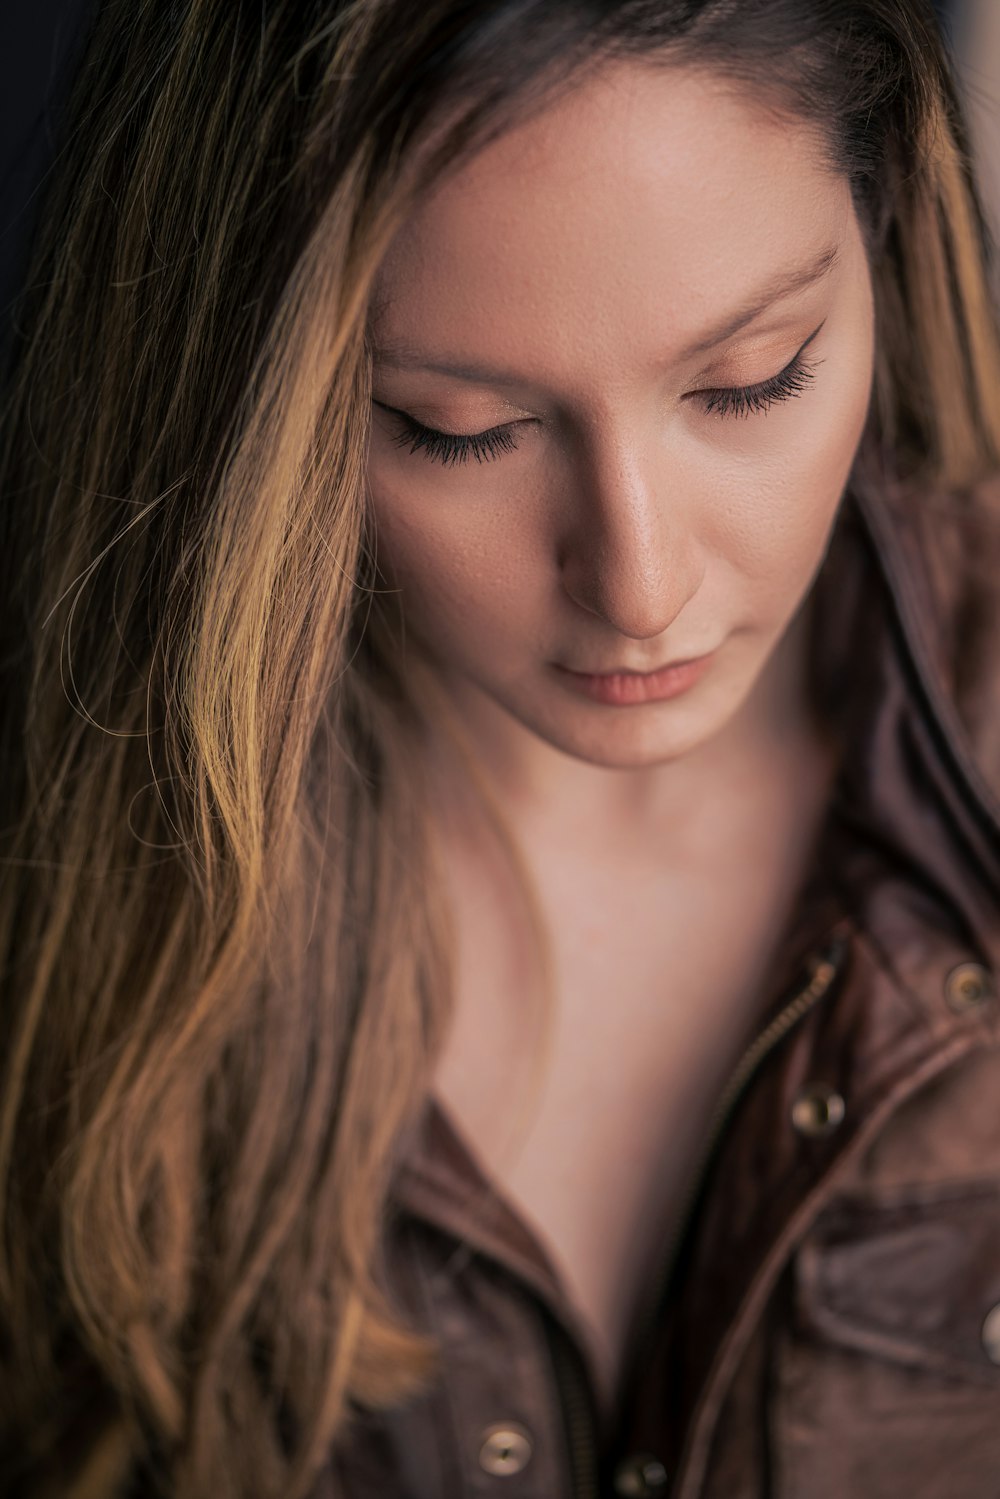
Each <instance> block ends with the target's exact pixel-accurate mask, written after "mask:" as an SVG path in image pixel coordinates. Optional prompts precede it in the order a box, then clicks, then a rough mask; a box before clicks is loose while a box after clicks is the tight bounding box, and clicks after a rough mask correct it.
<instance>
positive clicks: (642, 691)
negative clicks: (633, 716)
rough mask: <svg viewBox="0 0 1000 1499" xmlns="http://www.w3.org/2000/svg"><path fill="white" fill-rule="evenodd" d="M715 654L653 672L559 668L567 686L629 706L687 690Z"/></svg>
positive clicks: (662, 698)
mask: <svg viewBox="0 0 1000 1499" xmlns="http://www.w3.org/2000/svg"><path fill="white" fill-rule="evenodd" d="M714 655H715V652H714V651H708V652H707V653H706V654H705V655H704V656H692V657H689V658H688V659H687V660H683V661H671V662H670V663H668V665H666V666H660V667H657V668H656V669H655V670H654V671H631V670H629V669H625V670H622V671H608V672H585V671H573V670H572V668H570V667H568V666H559V665H558V664H556V670H557V671H558V672H559V674H560V677H561V678H562V679H563V680H564V681H565V682H566V684H567V686H570V687H572V688H574V689H575V690H577V691H579V692H582V693H584V695H585V696H587V697H589V698H593V699H594V700H595V701H597V702H599V703H607V704H609V705H610V706H612V707H617V708H627V707H633V706H634V705H636V704H638V703H653V702H663V701H665V700H666V699H667V698H672V697H677V696H678V695H679V694H680V693H682V692H686V691H687V690H688V689H689V688H690V687H693V686H694V684H695V682H697V681H698V679H699V678H700V677H701V676H702V675H703V674H704V672H705V671H706V670H707V669H708V666H709V665H710V663H711V661H712V658H713V656H714Z"/></svg>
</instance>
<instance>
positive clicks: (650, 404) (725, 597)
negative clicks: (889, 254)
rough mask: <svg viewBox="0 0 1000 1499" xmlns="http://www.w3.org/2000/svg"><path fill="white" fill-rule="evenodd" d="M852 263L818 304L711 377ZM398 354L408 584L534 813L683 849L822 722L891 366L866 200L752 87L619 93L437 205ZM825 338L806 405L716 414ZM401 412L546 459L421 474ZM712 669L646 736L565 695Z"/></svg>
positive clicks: (385, 300) (581, 106)
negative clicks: (814, 614)
mask: <svg viewBox="0 0 1000 1499" xmlns="http://www.w3.org/2000/svg"><path fill="white" fill-rule="evenodd" d="M828 248H835V249H836V251H837V261H836V264H835V265H834V266H833V268H832V269H831V270H829V271H828V273H827V274H826V275H824V276H823V277H821V278H820V279H819V280H818V281H816V282H815V283H814V284H813V285H811V286H809V287H806V288H804V289H802V290H800V291H799V292H797V293H796V294H795V295H793V296H790V297H786V298H782V299H780V300H777V301H775V302H773V305H772V306H771V308H770V310H769V311H767V312H765V313H764V314H763V315H762V316H761V317H759V318H757V319H756V320H755V321H753V322H752V323H751V324H749V325H748V326H747V327H746V328H744V329H743V330H742V331H741V332H739V333H737V334H735V335H734V336H732V337H731V338H729V339H728V340H725V341H723V342H721V343H718V344H717V345H716V346H715V347H713V348H711V349H708V350H706V351H704V352H701V353H695V354H690V353H689V352H688V350H689V348H690V346H691V345H692V344H693V343H695V342H696V341H698V340H701V339H703V338H704V337H705V336H706V334H708V333H709V332H711V331H713V330H714V329H716V328H717V327H718V326H719V324H720V323H723V322H725V321H727V319H729V318H730V317H731V316H732V315H733V314H735V313H736V312H737V311H738V310H740V309H741V308H742V307H743V306H744V305H746V304H747V303H748V302H751V301H753V300H754V299H755V298H756V297H757V294H758V293H759V292H760V290H761V289H762V288H763V287H765V286H767V284H768V283H773V282H774V281H775V279H777V280H781V279H782V277H783V276H785V279H786V281H787V280H788V279H790V278H791V276H792V275H793V274H794V273H795V272H796V271H798V270H800V269H801V268H803V267H805V266H807V265H808V264H809V263H811V262H812V261H814V260H815V259H816V257H817V256H818V255H820V254H821V253H822V252H823V251H824V250H826V249H828ZM817 329H818V330H819V331H818V332H816V330H817ZM372 333H373V340H374V344H375V366H374V381H373V394H374V397H375V402H376V404H375V406H374V410H373V433H372V442H371V449H370V467H369V474H370V488H371V503H372V508H373V511H374V517H375V522H376V529H377V547H378V558H379V563H380V566H381V568H382V571H383V573H384V574H385V575H386V576H387V578H388V579H389V580H390V582H391V583H392V584H394V585H396V586H398V587H399V588H401V590H402V606H403V612H404V615H405V617H406V621H407V627H408V632H409V633H410V635H411V638H414V639H416V640H419V641H420V642H421V643H422V645H423V646H424V647H425V649H426V650H427V651H428V653H429V654H430V657H431V659H432V660H433V662H434V664H435V667H436V669H437V671H438V672H439V674H440V677H441V680H442V681H443V682H444V684H445V685H446V688H447V691H448V693H449V695H450V696H451V698H452V700H453V701H454V703H455V704H456V706H457V708H458V710H459V712H460V714H461V717H462V719H463V721H464V723H465V725H466V727H467V729H468V730H469V731H470V732H471V733H472V735H473V738H474V742H475V745H476V748H477V751H478V753H479V754H480V756H481V757H482V760H483V762H484V764H485V765H486V766H487V768H488V770H489V772H490V774H491V775H492V776H493V777H494V779H495V781H496V783H497V785H498V788H499V790H500V792H501V794H502V798H503V801H504V805H505V807H506V808H508V809H510V810H511V811H512V812H513V814H514V815H515V816H517V815H518V813H520V814H522V815H523V817H524V819H525V820H530V819H535V820H537V819H539V818H541V819H542V820H543V821H547V820H549V819H552V820H553V823H554V824H558V822H559V821H560V818H562V817H563V816H564V812H565V815H566V816H568V815H569V809H570V808H572V807H573V806H578V805H579V803H580V801H581V799H583V798H585V799H586V802H587V805H588V807H589V809H590V818H591V826H592V827H593V829H594V832H595V835H596V836H597V837H598V838H599V837H600V836H601V833H602V830H607V829H610V828H613V827H620V826H621V821H622V819H623V818H624V819H630V818H635V819H639V820H641V821H642V822H643V823H644V824H646V825H649V824H650V821H651V819H652V820H653V821H655V822H657V823H659V824H660V825H661V827H662V826H668V827H669V826H676V825H678V824H679V823H683V822H685V821H686V820H687V819H688V817H689V816H690V812H689V809H690V807H691V806H692V805H693V804H696V803H697V802H698V801H700V800H703V792H704V789H705V788H706V787H709V786H712V785H716V786H718V785H719V784H720V783H721V782H722V781H723V780H725V779H726V778H727V777H730V776H731V775H733V774H734V773H735V774H737V776H738V774H739V772H738V770H737V767H739V766H741V765H743V766H745V765H746V763H747V759H748V756H752V755H753V754H754V753H755V750H756V747H758V746H761V745H763V744H765V743H770V742H772V741H773V738H774V735H775V732H776V730H784V729H785V728H787V726H788V724H789V722H790V721H791V720H794V718H795V717H796V715H797V714H800V713H801V712H802V711H803V703H804V692H803V683H802V679H801V672H802V660H803V657H802V648H803V646H802V643H803V640H804V632H805V628H806V626H805V614H806V610H805V608H800V606H802V605H803V601H804V600H806V597H807V594H808V589H809V585H810V583H811V582H812V580H813V578H814V576H815V573H816V570H817V568H818V566H819V564H820V562H821V560H822V557H823V554H824V550H825V546H826V543H827V540H828V537H829V533H830V529H831V526H832V523H833V520H834V518H835V513H836V509H837V505H838V502H839V500H840V497H841V494H842V491H843V488H844V484H845V482H846V479H847V475H848V472H849V469H850V465H851V462H852V459H853V456H854V453H855V450H856V447H857V444H858V441H859V439H860V436H861V432H862V428H863V425H864V420H865V416H866V412H867V408H868V402H869V393H870V385H871V376H872V362H873V352H874V350H873V342H874V334H873V304H872V290H871V282H870V278H869V273H868V266H867V262H866V257H865V251H864V246H863V242H862V238H861V232H860V228H859V226H858V223H857V220H856V217H855V214H854V210H853V206H852V203H851V199H850V194H849V191H848V188H847V185H846V183H845V182H844V181H843V180H842V179H841V178H838V177H837V176H835V175H834V174H833V173H832V171H831V170H830V168H829V167H828V166H827V165H826V164H825V162H824V160H823V157H822V153H821V151H820V149H819V147H818V144H817V142H816V139H815V137H814V136H813V134H812V133H811V131H810V129H809V128H808V127H807V126H806V125H804V124H801V123H789V122H787V121H778V120H776V119H775V118H774V117H773V116H772V115H769V114H767V113H766V112H765V111H764V110H763V109H762V107H761V106H760V103H759V101H757V100H755V99H754V98H753V97H752V96H750V95H748V94H746V93H745V92H737V91H736V90H735V89H734V88H733V87H732V86H730V85H728V84H726V83H725V82H724V81H723V80H720V79H718V78H715V77H712V76H711V75H708V74H704V73H701V72H697V71H693V70H689V69H683V70H682V69H678V68H676V67H653V66H650V65H647V64H643V63H637V62H629V63H616V64H613V65H609V66H606V67H605V68H604V69H603V70H601V71H600V72H599V73H597V74H596V75H594V76H591V77H588V78H587V79H586V80H585V82H584V83H583V84H581V85H579V86H578V87H577V88H576V89H575V90H573V91H572V92H571V93H569V94H568V95H565V96H564V97H563V98H561V99H560V100H558V101H557V102H556V103H555V104H554V105H553V106H551V107H550V108H549V109H548V110H547V111H546V112H544V113H543V114H541V115H539V116H536V117H535V118H534V119H531V120H529V121H527V122H526V123H524V124H523V125H521V126H519V127H517V128H515V129H514V130H513V131H511V132H509V133H508V134H506V135H505V136H503V137H502V138H501V139H500V140H498V141H497V142H495V143H493V144H491V145H490V146H489V147H487V148H486V149H485V150H484V151H482V152H481V153H480V154H479V155H478V156H476V157H475V158H474V159H473V160H472V161H471V162H469V163H467V164H465V165H463V166H462V167H461V168H460V169H459V170H458V171H457V172H456V173H455V174H453V175H452V176H451V177H449V178H447V179H446V180H445V181H444V182H443V183H442V184H440V185H439V186H438V187H437V189H436V190H435V191H434V192H433V193H432V194H431V195H429V196H428V198H427V199H426V200H425V201H424V203H423V204H422V205H421V207H420V210H419V211H418V212H417V213H416V214H415V215H414V216H413V217H412V218H411V219H410V221H409V222H408V223H407V224H406V225H405V226H404V229H403V230H402V231H401V232H400V234H399V235H398V236H397V238H396V241H395V242H394V244H393V246H392V248H391V250H390V253H389V255H388V257H387V259H386V261H385V262H384V264H383V267H382V269H381V272H380V275H379V278H378V282H377V288H376V301H375V314H374V317H373V320H372ZM814 333H815V335H816V336H815V337H814V338H812V341H811V342H810V343H809V345H808V347H807V348H805V349H804V351H803V353H802V356H801V357H802V359H803V361H804V362H805V363H806V364H807V365H811V366H812V367H813V378H812V379H811V380H810V381H808V383H807V384H806V388H805V389H804V390H803V391H802V392H801V393H799V394H798V395H796V396H793V397H792V398H791V399H788V400H785V401H783V402H775V403H773V404H771V405H770V407H769V408H768V409H767V410H766V411H758V412H751V413H749V414H745V413H743V414H740V413H739V412H737V413H733V412H731V411H730V412H728V413H727V412H725V411H719V410H708V409H707V402H708V400H709V397H708V395H707V394H705V393H706V392H710V391H712V390H713V389H719V388H723V387H733V386H740V385H742V386H746V385H750V384H754V383H757V382H761V381H765V380H767V379H769V378H770V377H773V376H777V375H778V374H779V373H780V372H781V371H782V370H783V369H784V368H785V367H786V366H787V365H788V364H789V362H790V361H791V360H792V359H793V358H794V356H795V355H796V353H797V352H798V351H799V350H800V348H801V346H802V345H804V344H805V343H806V340H808V339H809V338H810V335H812V334H814ZM403 360H405V361H406V362H405V364H404V363H402V361H403ZM435 361H452V362H455V361H457V362H462V363H465V364H474V365H477V366H482V367H486V368H488V369H490V370H495V371H497V372H502V373H503V374H504V375H505V376H507V377H508V381H509V383H499V381H498V380H490V379H489V378H481V379H477V380H475V381H467V380H461V379H458V378H454V377H449V376H446V375H444V374H441V373H436V372H433V371H431V370H429V369H427V368H426V367H422V366H425V365H426V364H427V363H431V362H435ZM387 406H388V407H393V408H397V409H399V410H402V411H404V412H406V413H408V414H409V415H410V416H411V417H412V418H414V419H415V420H417V421H418V422H420V423H423V424H424V425H426V426H430V427H433V428H436V429H440V430H443V431H446V432H451V433H462V434H472V433H479V432H482V431H484V430H485V429H488V428H494V427H497V426H498V425H500V424H509V426H508V427H507V432H508V434H509V438H510V439H511V440H512V442H511V444H510V445H511V446H512V445H513V443H514V442H516V450H514V451H505V452H500V453H498V454H497V455H496V456H495V457H494V458H492V459H490V458H488V457H485V458H484V461H482V462H477V461H476V459H475V458H474V457H470V458H469V459H468V461H466V462H460V463H450V464H442V463H441V462H439V461H435V460H434V459H432V458H431V457H429V456H428V454H427V453H426V452H424V451H416V452H412V451H410V450H409V444H407V445H405V446H404V445H401V444H400V442H399V441H398V439H399V438H400V437H401V435H402V433H403V425H402V422H401V419H400V418H399V417H398V416H396V415H394V414H393V413H392V412H390V411H388V410H386V409H385V408H386V407H387ZM707 650H714V651H715V653H716V654H715V657H714V659H713V662H712V664H711V668H710V670H709V671H708V672H707V673H706V674H705V675H704V676H703V677H702V678H701V680H700V681H699V682H698V683H697V684H696V685H695V686H694V687H692V688H691V689H689V690H688V691H686V692H685V693H683V694H681V695H680V696H679V697H676V698H673V699H671V700H669V701H666V702H660V703H645V704H641V705H633V706H628V707H611V706H607V705H604V704H599V703H595V702H592V701H590V700H589V699H587V698H585V697H582V696H581V695H580V694H579V693H578V692H576V691H575V690H573V689H571V688H570V687H569V686H568V685H567V680H566V678H565V677H564V676H563V675H562V674H561V673H560V672H558V671H557V670H556V669H555V666H554V663H559V664H561V665H564V666H571V667H573V668H576V669H579V670H590V671H598V672H600V671H609V670H613V669H615V668H633V669H639V670H649V669H651V668H653V667H656V666H660V665H662V664H664V663H666V662H668V661H671V660H678V659H683V658H685V657H690V656H692V655H698V654H701V653H703V652H705V651H707Z"/></svg>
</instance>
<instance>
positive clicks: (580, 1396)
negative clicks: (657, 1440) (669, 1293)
mask: <svg viewBox="0 0 1000 1499" xmlns="http://www.w3.org/2000/svg"><path fill="white" fill-rule="evenodd" d="M846 951H847V941H846V938H844V937H841V936H837V937H834V938H833V939H832V940H831V941H830V942H829V944H828V945H827V947H826V948H825V949H824V950H823V952H822V954H821V956H819V957H818V958H816V959H815V960H814V961H813V962H812V963H811V964H810V976H809V978H808V980H807V982H806V983H805V984H803V985H802V986H801V987H800V988H799V989H797V990H796V992H795V994H794V995H793V996H792V998H791V999H790V1000H789V1001H788V1003H787V1004H786V1005H784V1006H783V1007H782V1009H781V1010H780V1011H779V1012H778V1014H777V1015H775V1016H774V1018H773V1019H772V1020H770V1021H769V1022H768V1024H767V1025H766V1026H765V1027H764V1029H763V1030H762V1031H760V1032H758V1034H757V1035H756V1036H755V1037H754V1039H753V1040H752V1041H751V1042H750V1044H749V1045H748V1046H747V1047H746V1049H745V1050H744V1051H743V1053H742V1055H741V1056H740V1058H739V1061H738V1062H737V1063H736V1065H735V1067H734V1068H733V1070H732V1072H731V1073H730V1074H729V1078H728V1080H727V1082H726V1084H725V1087H724V1088H723V1090H722V1092H721V1094H720V1095H719V1100H718V1102H717V1104H716V1106H715V1108H714V1109H713V1111H712V1115H711V1117H710V1119H709V1124H708V1129H707V1131H706V1134H705V1141H704V1145H703V1147H702V1149H701V1151H700V1152H699V1155H698V1161H697V1166H696V1169H695V1171H694V1172H693V1174H692V1176H691V1178H690V1180H689V1185H688V1189H687V1191H686V1192H685V1193H684V1196H683V1197H682V1199H681V1206H680V1209H679V1211H678V1213H677V1216H676V1218H675V1219H674V1227H673V1230H672V1232H671V1234H670V1236H669V1238H668V1241H667V1248H666V1251H665V1254H664V1257H663V1259H662V1261H661V1264H660V1270H659V1273H658V1275H657V1277H656V1280H655V1281H654V1284H653V1296H652V1301H651V1303H650V1306H651V1308H652V1309H651V1311H650V1313H649V1315H648V1317H647V1320H646V1323H645V1327H644V1329H643V1336H644V1337H646V1338H648V1337H649V1336H650V1335H651V1333H652V1331H653V1329H654V1327H655V1325H656V1322H657V1320H658V1317H659V1313H660V1310H661V1307H662V1303H663V1298H664V1295H665V1292H666V1289H667V1285H668V1284H669V1281H670V1276H671V1273H672V1271H673V1268H674V1264H675V1261H676V1257H677V1251H678V1249H679V1247H680V1244H681V1240H682V1238H683V1235H684V1230H685V1229H686V1228H687V1225H688V1222H689V1220H690V1216H691V1212H692V1209H693V1208H694V1204H695V1201H696V1200H697V1197H698V1194H699V1192H700V1190H701V1187H702V1184H703V1181H704V1177H705V1172H706V1170H707V1168H708V1164H709V1161H710V1159H711V1156H712V1153H713V1151H714V1150H715V1147H716V1145H717V1144H718V1141H719V1138H720V1136H721V1134H722V1131H723V1130H724V1128H725V1126H726V1124H727V1122H728V1120H729V1118H730V1116H731V1114H732V1112H733V1109H734V1108H735V1107H736V1104H737V1102H738V1101H739V1099H740V1097H741V1095H742V1094H743V1091H744V1089H745V1088H746V1086H747V1084H748V1083H749V1081H750V1079H751V1078H752V1077H753V1075H754V1073H755V1072H756V1071H757V1068H758V1067H759V1066H760V1064H761V1063H762V1062H763V1061H764V1059H765V1057H767V1056H768V1055H769V1054H770V1053H771V1052H772V1051H773V1050H774V1048H775V1047H776V1046H777V1045H778V1043H779V1042H780V1041H782V1040H783V1039H784V1037H785V1036H786V1035H787V1034H788V1032H789V1031H790V1030H792V1028H793V1027H794V1026H796V1025H797V1024H798V1022H799V1021H800V1020H801V1019H802V1018H803V1016H805V1015H807V1014H808V1012H809V1011H810V1010H811V1009H812V1008H813V1007H814V1006H815V1005H817V1004H818V1003H819V1001H820V1000H821V999H823V998H824V996H825V995H826V994H827V993H828V992H829V990H830V987H831V985H832V984H833V981H834V979H835V978H836V976H837V974H838V973H839V971H840V965H841V962H842V960H843V957H844V955H845V953H846ZM555 1346H556V1347H557V1348H558V1349H559V1353H558V1355H557V1363H558V1365H559V1373H560V1376H561V1377H562V1388H563V1391H564V1394H565V1401H564V1410H565V1414H566V1423H567V1427H568V1432H569V1445H570V1453H571V1458H572V1468H573V1495H574V1499H599V1479H598V1465H597V1459H596V1455H595V1452H594V1430H593V1416H592V1413H591V1410H590V1405H589V1400H588V1395H587V1390H586V1387H585V1385H584V1379H583V1376H582V1375H581V1374H580V1372H579V1370H578V1369H577V1368H576V1364H575V1362H574V1360H573V1358H572V1356H571V1355H569V1353H568V1352H567V1351H566V1350H564V1349H563V1348H562V1347H561V1345H560V1343H559V1342H558V1341H557V1342H556V1345H555Z"/></svg>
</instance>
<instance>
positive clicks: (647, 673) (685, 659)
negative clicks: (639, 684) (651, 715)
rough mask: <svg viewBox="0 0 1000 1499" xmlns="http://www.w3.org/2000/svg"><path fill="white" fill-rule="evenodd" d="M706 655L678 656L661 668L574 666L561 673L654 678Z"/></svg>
mask: <svg viewBox="0 0 1000 1499" xmlns="http://www.w3.org/2000/svg"><path fill="white" fill-rule="evenodd" d="M707 655H708V652H707V651H701V652H699V653H698V654H697V655H690V656H678V657H676V658H675V659H674V660H673V661H664V663H663V665H662V666H612V667H609V668H608V669H607V670H606V671H582V670H581V669H580V668H579V667H576V666H564V667H563V671H572V672H575V674H576V675H577V676H578V677H655V676H656V675H657V673H658V672H661V671H667V670H668V669H669V668H670V667H672V666H687V665H688V664H689V663H690V662H691V661H700V660H701V657H702V656H707Z"/></svg>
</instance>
